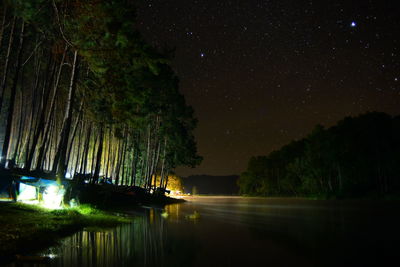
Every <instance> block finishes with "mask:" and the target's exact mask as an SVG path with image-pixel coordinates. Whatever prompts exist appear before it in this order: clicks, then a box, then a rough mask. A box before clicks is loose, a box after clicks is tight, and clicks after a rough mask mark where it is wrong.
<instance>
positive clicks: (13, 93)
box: [0, 22, 25, 168]
mask: <svg viewBox="0 0 400 267" xmlns="http://www.w3.org/2000/svg"><path fill="white" fill-rule="evenodd" d="M24 30H25V23H24V22H22V25H21V32H20V36H19V45H18V51H17V62H16V64H15V65H16V68H15V74H14V80H13V83H12V87H11V96H10V103H9V106H8V115H7V121H6V130H5V135H4V143H3V150H2V155H1V156H2V159H1V164H0V165H1V167H3V168H4V167H5V163H6V159H7V156H8V148H9V146H10V136H11V126H12V123H13V116H14V104H15V97H16V93H17V84H18V78H19V74H20V70H21V59H22V48H23V45H24Z"/></svg>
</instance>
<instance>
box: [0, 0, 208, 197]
mask: <svg viewBox="0 0 400 267" xmlns="http://www.w3.org/2000/svg"><path fill="white" fill-rule="evenodd" d="M132 2H133V1H124V0H113V1H109V0H104V1H96V0H85V1H83V0H12V1H11V0H10V1H1V4H0V75H1V80H0V86H1V88H0V110H1V121H2V129H1V134H2V136H1V137H2V138H1V139H2V142H1V143H2V149H1V162H0V165H1V168H3V169H4V168H6V169H13V168H17V169H24V170H25V171H35V172H39V173H40V172H50V173H54V174H55V175H58V177H60V178H63V177H67V178H68V177H70V176H71V177H85V179H89V181H90V182H91V183H99V182H100V180H101V179H100V178H103V177H108V178H111V179H112V182H113V183H114V184H116V185H129V186H141V187H144V188H146V189H148V190H150V189H151V188H154V187H165V186H166V184H167V177H168V174H169V173H170V171H171V170H172V169H174V168H175V167H177V166H179V165H188V166H194V165H196V164H198V163H199V161H200V160H201V158H200V157H199V156H198V155H197V152H196V143H195V140H194V137H193V133H192V132H193V130H194V128H195V127H196V123H197V122H196V120H195V119H194V114H193V113H194V112H193V109H192V108H191V107H190V106H188V105H186V103H185V99H184V97H183V95H182V94H180V92H179V90H178V78H177V77H176V75H175V73H174V71H173V70H172V68H171V67H170V65H169V59H170V58H171V55H170V53H169V52H164V51H163V52H160V51H158V50H157V49H155V48H153V47H151V46H150V45H148V44H147V43H146V42H145V41H144V40H143V39H142V37H141V35H140V34H139V32H138V31H137V30H135V25H136V24H135V7H134V6H133V4H132ZM157 174H158V175H159V176H160V177H161V179H159V181H158V182H157V184H156V181H157V180H156V179H155V178H154V177H155V176H156V175H157Z"/></svg>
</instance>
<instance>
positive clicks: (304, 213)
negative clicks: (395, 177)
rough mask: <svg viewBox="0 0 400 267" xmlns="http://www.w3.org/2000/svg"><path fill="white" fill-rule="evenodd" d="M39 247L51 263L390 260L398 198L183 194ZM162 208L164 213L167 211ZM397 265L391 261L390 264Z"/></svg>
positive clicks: (395, 244) (399, 233) (394, 251)
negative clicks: (115, 223) (126, 220)
mask: <svg viewBox="0 0 400 267" xmlns="http://www.w3.org/2000/svg"><path fill="white" fill-rule="evenodd" d="M187 200H188V202H186V203H183V204H174V205H169V206H166V207H165V208H164V209H161V208H154V207H143V209H140V210H135V211H131V213H132V214H133V215H135V219H134V221H133V223H132V224H127V225H122V226H120V227H117V228H114V229H109V230H104V231H97V232H96V231H94V232H93V231H82V232H79V233H76V234H74V235H73V236H71V237H68V238H65V239H64V240H63V241H62V243H61V244H60V245H59V246H57V247H53V248H50V249H48V250H46V251H44V252H43V253H42V254H43V255H49V256H51V257H52V260H51V262H50V264H51V266H393V264H390V262H391V261H394V262H397V264H398V253H399V248H400V242H399V241H400V230H399V229H400V227H399V226H400V220H399V217H400V216H398V213H399V211H400V209H399V204H398V202H388V201H316V200H305V199H284V198H242V197H188V198H187ZM167 214H168V215H167ZM395 265H396V264H395Z"/></svg>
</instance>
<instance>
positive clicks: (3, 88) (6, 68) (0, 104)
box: [0, 17, 16, 161]
mask: <svg viewBox="0 0 400 267" xmlns="http://www.w3.org/2000/svg"><path fill="white" fill-rule="evenodd" d="M15 22H16V17H14V18H13V21H12V24H11V30H10V37H9V39H8V47H7V53H6V56H5V60H4V70H3V79H2V81H1V95H0V112H1V111H2V108H3V98H4V94H5V91H6V87H7V78H8V71H9V65H10V58H11V57H10V54H11V49H12V44H13V41H14V32H15ZM2 154H4V153H2ZM3 160H5V159H4V157H2V160H1V161H3Z"/></svg>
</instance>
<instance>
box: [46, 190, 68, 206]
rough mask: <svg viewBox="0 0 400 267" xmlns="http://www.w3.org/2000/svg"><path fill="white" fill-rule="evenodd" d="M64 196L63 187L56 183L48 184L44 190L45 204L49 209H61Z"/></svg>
mask: <svg viewBox="0 0 400 267" xmlns="http://www.w3.org/2000/svg"><path fill="white" fill-rule="evenodd" d="M63 198H64V189H63V188H61V187H58V186H55V185H51V186H48V187H47V188H46V190H45V191H44V192H43V206H44V207H45V208H48V209H60V208H61V204H62V201H63Z"/></svg>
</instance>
